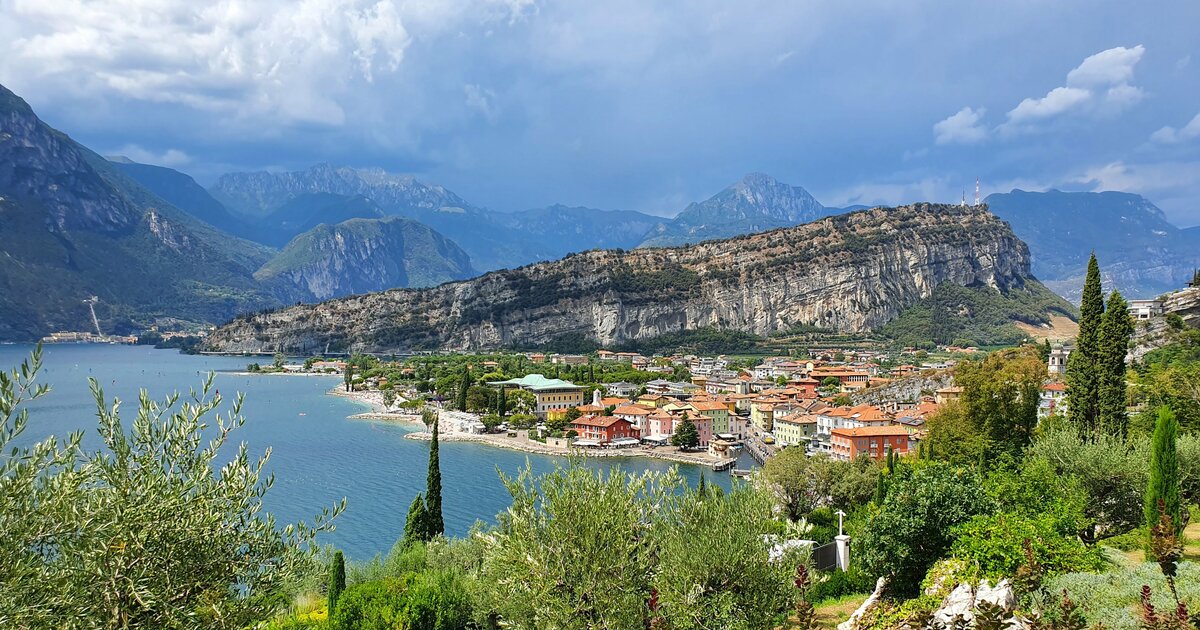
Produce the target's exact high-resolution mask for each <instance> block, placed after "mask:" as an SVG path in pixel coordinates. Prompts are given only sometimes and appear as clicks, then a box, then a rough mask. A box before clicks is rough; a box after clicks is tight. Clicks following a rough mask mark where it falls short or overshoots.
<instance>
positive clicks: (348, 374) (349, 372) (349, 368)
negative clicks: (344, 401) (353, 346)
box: [342, 361, 354, 391]
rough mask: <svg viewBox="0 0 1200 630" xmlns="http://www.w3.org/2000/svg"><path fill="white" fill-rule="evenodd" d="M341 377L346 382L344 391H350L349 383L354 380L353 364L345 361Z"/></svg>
mask: <svg viewBox="0 0 1200 630" xmlns="http://www.w3.org/2000/svg"><path fill="white" fill-rule="evenodd" d="M342 379H343V380H344V381H345V382H346V391H350V385H351V384H352V383H353V382H354V364H353V363H351V362H349V361H346V370H345V371H344V372H342Z"/></svg>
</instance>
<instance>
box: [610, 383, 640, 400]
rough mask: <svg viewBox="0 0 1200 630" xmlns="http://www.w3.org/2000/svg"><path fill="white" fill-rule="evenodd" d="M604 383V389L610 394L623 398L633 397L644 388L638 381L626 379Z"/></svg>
mask: <svg viewBox="0 0 1200 630" xmlns="http://www.w3.org/2000/svg"><path fill="white" fill-rule="evenodd" d="M603 385H604V391H606V392H608V395H609V396H621V397H622V398H633V397H634V396H635V395H636V394H637V393H638V392H639V391H640V390H641V389H642V386H641V385H638V384H637V383H626V382H624V381H618V382H616V383H604V384H603Z"/></svg>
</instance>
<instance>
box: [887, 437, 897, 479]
mask: <svg viewBox="0 0 1200 630" xmlns="http://www.w3.org/2000/svg"><path fill="white" fill-rule="evenodd" d="M887 471H888V474H889V475H894V474H896V453H895V451H893V450H892V446H891V445H890V444H889V445H888V447H887Z"/></svg>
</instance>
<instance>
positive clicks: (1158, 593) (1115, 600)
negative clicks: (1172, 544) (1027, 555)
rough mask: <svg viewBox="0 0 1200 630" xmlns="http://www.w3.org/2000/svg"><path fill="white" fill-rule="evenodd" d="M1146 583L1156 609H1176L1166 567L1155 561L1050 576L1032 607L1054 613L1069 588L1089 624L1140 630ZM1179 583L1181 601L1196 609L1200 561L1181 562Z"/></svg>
mask: <svg viewBox="0 0 1200 630" xmlns="http://www.w3.org/2000/svg"><path fill="white" fill-rule="evenodd" d="M1143 584H1144V585H1148V586H1149V587H1150V592H1151V597H1152V599H1151V601H1152V603H1153V604H1154V607H1155V609H1157V610H1160V611H1168V610H1172V609H1174V608H1175V602H1174V600H1173V599H1171V593H1170V590H1169V589H1168V588H1167V583H1166V580H1165V579H1163V575H1162V570H1161V569H1159V567H1158V565H1157V564H1155V563H1153V562H1146V563H1143V564H1140V565H1138V566H1136V567H1132V568H1125V569H1113V570H1111V571H1107V572H1105V573H1067V574H1064V575H1060V576H1058V577H1054V578H1050V579H1048V580H1046V582H1045V583H1044V584H1043V586H1042V589H1041V591H1039V592H1038V593H1036V594H1034V595H1033V596H1031V597H1030V606H1031V607H1032V608H1035V609H1038V610H1042V611H1047V612H1053V611H1054V610H1055V609H1056V607H1057V603H1058V601H1059V600H1060V599H1061V598H1062V592H1063V590H1066V591H1067V594H1068V595H1069V596H1070V597H1071V599H1072V600H1073V601H1075V602H1076V603H1078V604H1079V610H1081V611H1082V612H1083V615H1084V617H1085V618H1086V619H1087V621H1088V624H1089V625H1091V624H1096V623H1100V624H1103V625H1104V628H1105V630H1137V628H1139V625H1138V618H1137V612H1136V606H1137V605H1138V603H1139V602H1140V600H1141V587H1142V585H1143ZM1175 584H1176V586H1177V587H1178V589H1179V599H1180V600H1181V601H1185V602H1188V604H1189V606H1190V608H1191V609H1192V610H1195V609H1196V607H1197V606H1200V564H1198V563H1195V562H1182V563H1180V564H1179V575H1178V576H1177V579H1176V582H1175Z"/></svg>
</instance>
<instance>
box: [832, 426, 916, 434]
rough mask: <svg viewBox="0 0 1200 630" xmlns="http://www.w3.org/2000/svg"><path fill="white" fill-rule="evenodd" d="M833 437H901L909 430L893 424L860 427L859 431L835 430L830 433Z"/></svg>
mask: <svg viewBox="0 0 1200 630" xmlns="http://www.w3.org/2000/svg"><path fill="white" fill-rule="evenodd" d="M830 433H831V434H832V435H840V436H842V437H885V436H892V435H895V436H900V435H908V430H907V429H905V428H904V427H902V426H900V425H896V424H891V425H887V426H882V427H859V428H857V429H834V430H833V431H831V432H830Z"/></svg>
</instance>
